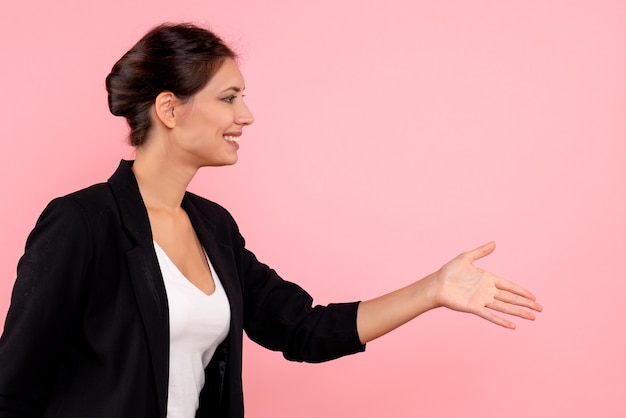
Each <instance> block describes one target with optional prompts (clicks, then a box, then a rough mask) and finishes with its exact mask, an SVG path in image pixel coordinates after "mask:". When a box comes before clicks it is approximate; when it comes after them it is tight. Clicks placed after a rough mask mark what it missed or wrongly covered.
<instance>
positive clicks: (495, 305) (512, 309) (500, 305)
mask: <svg viewBox="0 0 626 418" xmlns="http://www.w3.org/2000/svg"><path fill="white" fill-rule="evenodd" d="M485 306H486V307H487V308H489V309H493V310H494V311H498V312H502V313H505V314H507V315H513V316H518V317H520V318H523V319H528V320H531V321H532V320H534V319H535V314H533V313H532V312H529V311H527V310H526V309H524V308H521V307H519V306H517V305H513V304H510V303H506V302H502V301H500V300H497V299H496V300H494V301H493V302H490V303H488V304H487V305H485Z"/></svg>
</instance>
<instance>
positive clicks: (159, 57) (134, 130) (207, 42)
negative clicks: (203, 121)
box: [106, 23, 236, 146]
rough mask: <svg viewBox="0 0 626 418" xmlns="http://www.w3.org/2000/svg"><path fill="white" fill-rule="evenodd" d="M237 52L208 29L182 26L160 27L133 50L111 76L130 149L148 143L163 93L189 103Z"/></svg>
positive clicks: (112, 100)
mask: <svg viewBox="0 0 626 418" xmlns="http://www.w3.org/2000/svg"><path fill="white" fill-rule="evenodd" d="M235 56H236V55H235V53H234V52H233V51H232V50H231V49H230V48H228V47H227V46H226V45H225V44H224V42H223V41H222V40H221V39H220V38H219V37H217V36H216V35H214V34H213V33H211V32H209V31H208V30H206V29H203V28H200V27H198V26H195V25H192V24H189V23H183V24H163V25H160V26H157V27H155V28H154V29H152V30H151V31H150V32H148V33H147V34H146V35H144V37H143V38H141V40H140V41H139V42H137V44H135V46H133V47H132V48H131V49H130V50H129V51H128V52H127V53H126V54H124V56H123V57H122V58H120V60H119V61H118V62H116V63H115V65H114V66H113V68H112V69H111V73H110V74H109V75H108V76H107V78H106V88H107V92H108V101H109V110H110V111H111V113H113V114H114V115H115V116H124V117H125V118H126V121H127V122H128V126H129V127H130V135H129V142H130V144H131V145H134V146H139V145H141V144H143V142H144V141H145V139H146V136H147V134H148V131H149V130H150V126H151V122H150V107H151V106H152V104H153V103H154V101H155V100H156V97H157V96H158V95H159V93H161V92H163V91H170V92H172V93H174V94H175V95H176V97H178V98H179V99H181V100H183V101H184V100H188V99H189V98H190V97H191V96H192V95H193V94H195V93H196V92H198V91H199V90H201V89H202V88H203V87H204V86H205V85H206V84H207V83H208V82H209V80H210V79H211V77H213V75H214V74H215V72H216V71H217V70H218V69H219V68H220V66H221V65H222V63H223V62H224V60H225V59H226V58H235Z"/></svg>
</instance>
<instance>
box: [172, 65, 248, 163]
mask: <svg viewBox="0 0 626 418" xmlns="http://www.w3.org/2000/svg"><path fill="white" fill-rule="evenodd" d="M244 86H245V85H244V79H243V76H242V74H241V71H239V67H238V66H237V63H236V62H235V61H234V60H233V59H230V58H228V59H226V60H225V61H224V63H223V64H222V66H221V67H220V68H219V70H218V71H217V72H216V73H215V75H214V76H213V78H212V79H211V80H210V81H209V83H208V84H207V85H206V86H205V87H204V88H203V89H202V90H200V91H199V92H198V93H196V94H195V95H194V96H193V97H192V98H191V99H189V101H187V102H185V103H183V104H181V105H179V106H177V109H176V112H178V115H177V123H176V127H175V128H174V129H173V130H172V132H171V134H172V135H173V137H174V138H175V140H176V142H177V144H178V146H179V147H180V148H181V151H182V152H183V154H184V155H185V158H186V159H188V160H189V162H191V163H193V164H195V165H198V166H199V167H200V166H221V165H231V164H234V163H236V162H237V150H238V149H239V139H240V138H241V134H242V132H243V127H244V126H246V125H250V124H251V123H252V122H253V121H254V118H253V116H252V113H251V112H250V109H248V107H247V106H246V104H245V103H244V101H243V94H242V93H243V90H244Z"/></svg>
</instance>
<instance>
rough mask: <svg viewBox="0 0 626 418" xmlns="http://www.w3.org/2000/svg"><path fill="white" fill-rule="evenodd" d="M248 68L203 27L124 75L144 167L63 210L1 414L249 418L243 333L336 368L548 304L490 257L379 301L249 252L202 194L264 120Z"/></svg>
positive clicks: (34, 239)
mask: <svg viewBox="0 0 626 418" xmlns="http://www.w3.org/2000/svg"><path fill="white" fill-rule="evenodd" d="M244 88H245V84H244V79H243V76H242V74H241V72H240V71H239V68H238V66H237V63H236V61H235V54H234V53H233V52H232V51H231V50H230V49H229V48H228V47H227V46H225V45H224V43H223V42H222V41H221V40H220V39H219V38H217V37H216V36H215V35H214V34H212V33H210V32H208V31H207V30H205V29H202V28H198V27H196V26H193V25H189V24H182V25H162V26H159V27H157V28H155V29H153V30H152V31H150V32H149V33H148V34H146V35H145V36H144V37H143V38H142V39H141V40H140V41H139V42H138V43H137V44H136V45H135V46H134V47H133V48H132V49H131V50H130V51H128V52H127V53H126V54H125V55H124V56H123V57H122V58H121V59H120V60H119V61H118V62H117V63H116V64H115V66H114V67H113V69H112V71H111V73H110V74H109V76H108V77H107V91H108V94H109V107H110V110H111V112H112V113H113V114H114V115H118V116H123V117H125V118H126V120H127V121H128V124H129V126H130V142H131V144H132V145H134V146H135V147H136V158H135V160H134V161H122V162H121V164H120V165H119V168H118V169H117V171H115V173H114V174H113V175H112V177H111V178H110V179H109V180H108V182H106V183H102V184H96V185H94V186H91V187H89V188H87V189H84V190H80V191H77V192H75V193H72V194H70V195H67V196H65V197H61V198H58V199H55V200H53V201H52V202H51V203H50V204H49V205H48V207H47V208H46V209H45V210H44V212H43V213H42V215H41V217H40V218H39V220H38V221H37V224H36V226H35V228H34V230H33V231H32V233H31V234H30V236H29V238H28V241H27V245H26V251H25V254H24V255H23V257H22V258H21V260H20V262H19V265H18V277H17V280H16V283H15V287H14V291H13V297H12V301H11V307H10V309H9V312H8V315H7V319H6V325H5V329H4V333H3V335H2V338H1V340H0V418H4V417H27V416H28V417H64V418H72V417H76V418H84V417H106V418H111V417H118V418H119V417H169V418H175V417H194V416H197V417H209V416H210V417H218V416H219V417H240V416H243V396H242V382H241V348H242V334H243V331H244V330H245V331H246V333H247V334H248V335H249V337H250V338H251V339H252V340H254V341H256V342H257V343H259V344H261V345H263V346H264V347H267V348H269V349H271V350H280V351H282V352H283V354H284V356H285V357H286V358H287V359H289V360H296V361H308V362H320V361H326V360H331V359H334V358H337V357H340V356H343V355H347V354H352V353H356V352H360V351H363V350H364V349H365V343H367V342H368V341H371V340H373V339H375V338H377V337H379V336H381V335H383V334H385V333H387V332H389V331H390V330H392V329H394V328H396V327H398V326H400V325H402V324H404V323H405V322H407V321H409V320H411V319H412V318H415V317H416V316H418V315H420V314H421V313H423V312H426V311H428V310H430V309H433V308H436V307H440V306H445V307H447V308H450V309H455V310H459V311H464V312H470V313H474V314H477V315H479V316H481V317H483V318H485V319H487V320H489V321H491V322H493V323H495V324H498V325H501V326H504V327H509V328H513V327H514V325H513V324H512V323H511V322H509V321H507V320H506V319H503V318H501V317H500V316H498V315H497V314H496V312H503V313H506V314H509V315H514V316H518V317H520V318H524V319H531V320H532V319H534V314H533V313H532V312H531V311H532V310H534V311H540V310H541V306H540V305H539V304H537V303H536V302H535V297H534V296H533V295H532V294H531V293H530V292H529V291H527V290H525V289H523V288H522V287H520V286H518V285H516V284H514V283H511V282H509V281H507V280H504V279H502V278H499V277H497V276H495V275H493V274H491V273H489V272H487V271H484V270H480V269H478V268H476V267H474V266H473V265H472V262H473V261H474V260H476V259H479V258H481V257H484V256H486V255H488V254H489V253H491V252H492V251H493V250H494V244H493V243H489V244H486V245H483V246H481V247H479V248H477V249H475V250H473V251H470V252H467V253H464V254H461V255H460V256H458V257H456V258H454V259H453V260H452V261H450V262H449V263H448V264H446V265H444V266H443V267H442V268H441V269H439V270H438V271H437V272H435V273H433V274H431V275H429V276H427V277H425V278H423V279H421V280H419V281H417V282H415V283H413V284H411V285H409V286H407V287H405V288H403V289H400V290H397V291H395V292H392V293H390V294H387V295H384V296H381V297H379V298H376V299H374V300H370V301H365V302H353V303H340V304H330V305H328V306H316V307H312V306H311V305H312V298H311V296H309V295H308V294H307V293H306V292H305V291H304V290H303V289H302V288H300V287H299V286H297V285H295V284H293V283H290V282H287V281H284V280H283V279H281V278H280V277H279V276H278V275H277V274H276V272H275V271H274V270H272V269H271V268H269V267H268V266H267V265H265V264H262V263H261V262H259V261H258V260H257V259H256V257H255V256H254V254H253V253H251V252H250V251H249V250H248V249H246V247H245V244H244V240H243V238H242V236H241V235H240V233H239V231H238V229H237V225H236V224H235V222H234V220H233V219H232V217H231V216H230V214H229V213H228V212H227V211H226V210H225V209H223V208H222V207H220V206H219V205H217V204H215V203H213V202H210V201H208V200H206V199H204V198H202V197H199V196H197V195H194V194H192V193H189V192H187V191H186V189H187V185H188V184H189V182H190V181H191V179H192V178H193V176H194V175H195V174H196V172H197V171H198V169H200V168H201V167H205V166H222V165H230V164H234V163H235V162H237V150H238V148H239V140H240V138H241V136H242V134H243V133H244V129H245V127H246V126H248V125H250V124H251V123H252V122H253V116H252V113H251V112H250V110H249V109H248V108H247V106H246V105H245V103H244V101H243V94H242V92H243V90H244Z"/></svg>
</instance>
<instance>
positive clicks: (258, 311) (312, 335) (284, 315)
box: [240, 237, 365, 362]
mask: <svg viewBox="0 0 626 418" xmlns="http://www.w3.org/2000/svg"><path fill="white" fill-rule="evenodd" d="M240 242H241V246H242V247H241V248H243V250H242V259H243V271H244V295H243V296H244V304H245V308H244V329H245V331H246V333H247V334H248V336H249V337H250V338H251V339H252V340H253V341H255V342H257V343H258V344H260V345H262V346H264V347H266V348H269V349H271V350H277V351H282V352H283V355H284V357H285V358H286V359H288V360H293V361H306V362H322V361H328V360H332V359H336V358H338V357H341V356H345V355H348V354H354V353H357V352H361V351H364V350H365V345H363V344H362V343H361V341H360V339H359V335H358V332H357V328H356V314H357V309H358V305H359V302H352V303H334V304H329V305H328V306H320V305H317V306H312V304H313V298H312V297H311V296H310V295H309V294H308V293H307V292H306V291H305V290H304V289H302V288H301V287H300V286H298V285H296V284H295V283H291V282H288V281H285V280H283V279H282V278H281V277H279V276H278V274H277V273H276V272H275V271H274V270H273V269H271V268H269V267H268V266H267V265H265V264H263V263H261V262H259V261H258V260H257V258H256V257H255V255H254V254H253V253H251V252H250V251H248V250H246V249H245V246H244V240H243V238H241V237H240Z"/></svg>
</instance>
